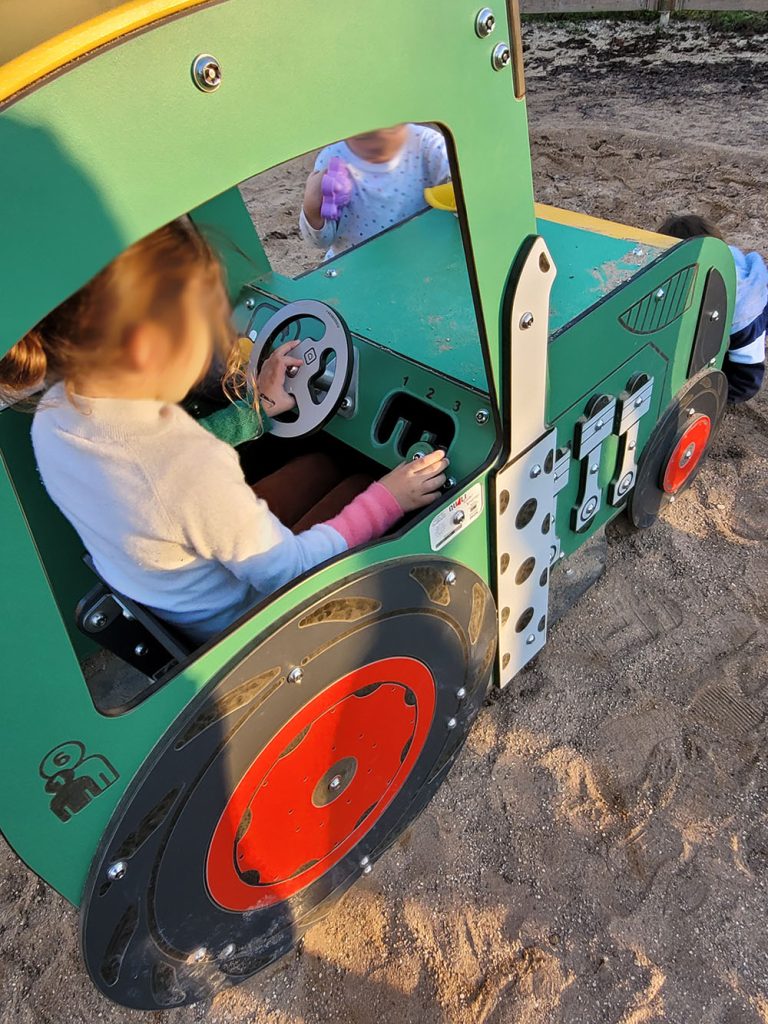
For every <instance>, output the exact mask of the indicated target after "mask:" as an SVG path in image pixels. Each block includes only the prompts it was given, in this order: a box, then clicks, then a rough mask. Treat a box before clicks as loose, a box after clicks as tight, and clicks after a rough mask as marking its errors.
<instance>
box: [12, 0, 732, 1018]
mask: <svg viewBox="0 0 768 1024" xmlns="http://www.w3.org/2000/svg"><path fill="white" fill-rule="evenodd" d="M27 6H28V5H27ZM65 6H67V7H69V6H70V5H62V4H57V3H54V0H40V3H38V5H37V8H36V11H35V21H34V26H31V24H30V21H29V18H30V15H27V16H26V17H25V16H24V12H23V11H22V7H21V3H20V2H18V0H11V2H10V4H8V3H6V4H5V5H3V8H2V10H3V12H5V13H4V16H7V17H8V19H9V21H8V24H7V25H5V26H3V31H2V32H1V33H0V39H1V42H0V50H1V51H2V59H3V60H4V63H3V65H2V67H0V152H2V162H1V163H0V222H2V225H3V234H4V239H3V246H2V255H1V256H0V260H1V261H2V285H3V292H2V294H3V301H2V312H0V355H1V354H3V353H5V352H7V351H8V349H9V348H10V347H11V346H12V345H13V344H14V343H15V342H16V341H17V340H18V339H19V338H20V337H21V336H22V335H23V334H24V333H25V332H26V331H27V330H28V329H29V328H31V327H32V326H33V325H34V324H35V323H36V322H37V321H39V320H40V319H41V318H42V317H43V316H44V315H45V314H46V313H48V312H49V311H50V310H51V309H52V308H53V307H55V306H56V305H57V304H58V303H60V302H61V301H62V300H64V299H65V298H66V297H67V296H69V295H70V294H72V292H73V291H75V290H76V289H77V288H79V287H80V286H81V285H82V284H84V283H85V282H86V281H87V280H88V279H89V278H90V277H92V276H93V274H94V273H96V272H97V271H98V270H99V269H100V268H102V267H103V266H104V265H105V264H106V263H107V262H109V261H110V260H111V259H112V258H113V257H115V256H116V255H117V254H118V253H119V252H121V251H122V250H123V249H124V248H125V247H126V246H128V245H130V244H131V243H133V242H134V241H135V240H137V239H139V238H141V237H142V236H144V235H146V234H147V233H149V232H151V231H152V230H154V229H155V228H157V227H159V226H160V225H162V224H164V223H166V222H167V221H169V220H171V219H173V218H175V217H178V216H181V215H184V214H188V215H189V217H190V218H191V219H192V221H193V222H194V223H195V224H196V225H197V227H198V228H199V230H200V231H201V232H203V233H204V234H205V235H206V236H207V237H208V238H209V239H210V240H211V242H212V243H213V244H214V246H216V247H217V249H218V251H219V252H220V253H221V257H222V260H223V261H224V263H225V264H226V269H227V275H228V282H229V287H230V292H231V300H232V305H233V309H234V321H235V325H236V327H237V329H238V330H239V332H240V333H241V334H242V335H243V336H244V337H247V338H250V339H251V340H252V341H253V342H254V349H253V358H254V359H257V358H258V356H259V354H263V353H264V352H266V350H267V348H268V346H269V345H271V344H272V343H273V342H274V341H275V340H276V339H281V338H286V337H297V338H298V337H300V338H302V339H304V343H303V344H304V348H302V350H301V351H302V352H303V353H305V354H306V358H305V366H304V367H302V369H301V370H300V372H299V374H297V377H296V380H295V382H294V387H295V390H296V394H297V400H298V405H299V414H298V417H297V418H295V419H293V420H291V421H288V422H282V423H278V422H276V423H275V424H274V429H273V430H272V431H271V433H270V436H267V437H265V438H262V439H260V440H259V441H257V442H255V443H254V444H255V447H254V451H255V452H256V453H257V458H256V459H255V460H253V461H255V462H257V463H259V464H262V465H263V466H264V467H268V468H274V467H276V466H278V465H280V464H281V463H282V462H285V461H286V460H288V459H289V458H291V457H292V456H293V455H294V454H295V453H296V452H297V451H300V450H305V449H306V447H307V446H308V445H310V444H311V445H313V446H315V448H318V449H320V450H324V451H327V452H329V453H331V454H332V455H333V456H334V457H335V458H338V459H343V460H345V461H346V463H348V464H349V465H356V464H365V465H367V466H369V467H370V466H371V465H373V466H374V467H375V468H376V469H377V470H378V472H383V471H385V470H386V469H387V468H391V467H393V466H395V465H396V464H397V463H399V462H401V461H402V460H403V459H404V458H412V457H418V456H419V454H423V452H425V451H427V450H429V449H430V448H434V447H437V446H441V447H445V448H446V449H447V450H448V453H449V456H450V459H451V472H452V474H453V476H452V478H451V480H450V481H449V486H448V488H447V489H446V491H445V493H444V495H443V498H442V500H441V502H440V503H439V505H436V506H433V507H430V508H429V509H426V510H424V511H422V512H421V513H419V514H417V515H413V516H412V517H411V518H409V519H408V520H406V521H405V523H404V524H401V525H400V526H399V527H398V529H397V530H396V531H394V532H392V533H391V534H389V535H387V536H385V537H384V538H382V539H381V540H379V541H377V542H376V543H373V544H370V545H367V546H365V547H363V548H360V549H357V550H353V551H350V552H348V553H345V554H344V555H342V556H340V557H338V558H336V559H334V560H333V561H331V562H329V563H326V564H324V565H322V566H320V567H318V568H317V569H315V570H313V571H312V572H311V573H309V574H307V575H306V576H304V577H302V578H300V579H297V580H295V581H294V582H293V583H292V584H291V585H290V586H288V587H285V588H284V589H283V590H281V591H279V592H278V593H276V594H274V595H273V596H272V597H271V598H270V599H269V600H268V601H265V602H264V603H263V604H261V605H259V606H258V607H256V608H254V609H253V611H252V612H251V613H250V614H248V615H247V616H245V617H244V618H243V619H241V620H240V621H238V622H237V623H236V625H235V627H234V628H232V629H231V630H229V631H227V632H226V633H225V634H223V635H221V636H217V637H216V638H215V639H214V640H213V641H212V642H209V643H207V644H206V645H205V646H203V647H201V648H199V649H193V648H191V647H190V646H189V644H188V643H185V642H184V640H183V639H182V638H180V637H178V636H177V635H174V634H173V633H172V632H171V631H169V630H168V629H167V628H166V627H165V626H164V625H163V623H161V622H160V621H159V620H158V619H157V618H156V617H155V616H154V615H152V614H151V613H150V612H149V611H148V610H147V609H146V608H143V607H141V606H140V605H138V604H137V603H136V602H134V601H132V600H131V599H130V595H124V594H119V593H116V592H114V591H113V590H111V589H110V587H109V586H108V584H106V583H105V582H104V581H102V580H100V579H99V578H98V577H97V576H96V574H95V572H94V571H93V569H92V567H91V566H90V564H89V562H88V560H87V559H85V558H84V552H83V549H82V545H81V544H80V542H79V540H78V538H77V536H76V535H75V534H74V532H73V531H72V529H71V528H70V526H69V524H68V523H67V522H66V521H65V520H64V519H63V517H62V516H61V515H60V514H59V512H58V511H57V509H56V508H55V507H54V506H53V505H52V504H51V502H50V500H49V499H48V497H47V495H46V493H45V491H44V490H43V488H42V485H41V482H40V479H39V477H38V475H37V472H36V468H35V463H34V459H33V454H32V450H31V445H30V422H31V419H30V413H29V410H28V408H22V407H20V406H11V407H8V408H4V409H3V410H2V411H1V412H0V448H1V450H2V464H1V465H0V509H1V511H2V536H1V543H2V568H3V575H2V585H1V588H0V602H1V607H2V615H1V617H0V630H2V633H1V636H2V672H3V687H2V692H3V709H2V716H1V720H2V725H1V726H0V729H2V739H3V746H4V749H5V751H6V754H7V755H8V760H9V763H10V764H11V765H12V766H13V772H12V782H13V785H12V786H9V787H8V788H7V790H5V791H4V792H3V794H2V797H1V798H0V808H1V811H0V814H1V817H0V821H1V823H2V828H3V832H4V834H5V836H6V838H7V840H8V842H9V843H10V844H11V846H12V847H13V849H14V850H15V851H16V852H17V854H18V856H19V857H20V858H22V859H23V860H24V861H25V863H26V864H28V865H29V867H30V868H31V869H32V870H33V871H35V872H36V873H37V874H38V875H40V876H41V877H42V878H43V879H45V881H47V882H48V883H49V884H50V885H52V886H53V887H54V888H55V889H57V890H58V891H59V892H60V893H62V894H63V895H64V896H65V897H66V898H67V899H68V900H70V901H71V902H72V903H73V904H75V905H78V906H79V907H80V908H81V921H82V949H83V956H84V959H85V963H86V965H87V968H88V971H89V973H90V975H91V977H92V979H93V981H94V982H95V984H96V985H97V986H98V987H99V988H100V989H101V990H102V991H103V992H104V993H105V994H107V995H108V996H109V997H110V998H111V999H113V1000H115V1001H117V1002H118V1003H122V1004H124V1005H126V1006H130V1007H144V1008H166V1007H171V1006H177V1005H180V1004H184V1003H189V1002H193V1001H194V1000H197V999H201V998H205V997H208V996H210V995H211V994H212V993H214V992H216V991H217V990H218V989H220V988H221V987H223V986H227V985H231V984H234V983H236V982H239V981H241V980H243V979H244V978H246V977H249V976H250V975H253V974H254V973H255V972H257V971H258V970H259V969H260V968H262V967H264V966H265V965H267V964H269V963H271V962H273V961H274V960H275V959H276V958H278V957H280V956H282V955H283V954H284V953H285V952H286V951H287V950H289V949H291V947H292V946H293V945H294V944H295V943H296V941H297V940H298V939H299V938H300V936H301V935H302V933H303V932H304V930H305V929H306V928H307V927H308V926H309V925H310V924H311V923H312V921H313V920H315V919H317V917H318V916H319V915H320V914H321V913H324V912H325V911H326V910H327V907H328V905H329V902H330V901H332V900H333V899H334V898H335V897H337V896H338V895H339V894H340V893H342V892H343V891H344V890H345V889H346V888H347V887H348V886H349V885H351V884H352V883H353V882H354V881H355V880H356V879H357V878H358V877H359V876H360V875H361V874H367V873H368V872H370V871H371V869H372V867H373V866H374V865H375V863H376V860H377V858H378V857H379V856H380V855H381V853H382V852H383V851H384V850H385V849H386V848H387V846H388V845H389V844H391V843H392V841H393V840H394V839H395V837H396V836H397V835H398V834H399V833H400V832H402V830H403V829H404V828H406V826H407V825H408V824H409V823H410V822H412V821H413V819H414V817H415V816H416V815H417V814H418V813H419V812H420V811H421V810H422V808H423V807H424V806H425V805H426V803H427V801H428V800H429V799H430V797H431V796H432V795H433V793H434V792H435V790H436V789H437V787H438V786H439V785H440V784H441V782H442V781H443V779H444V778H445V777H446V776H447V774H448V772H449V770H450V768H451V765H452V764H453V762H454V760H455V759H456V757H457V755H458V753H459V751H460V749H461V746H462V743H463V741H464V740H465V738H466V736H467V733H468V731H469V729H470V727H471V725H472V722H473V720H474V718H475V716H476V715H477V713H478V710H479V709H480V707H481V706H482V704H483V701H484V699H485V697H486V694H487V690H488V687H489V686H496V687H503V686H506V685H507V684H508V683H509V682H510V680H511V679H512V678H513V677H514V675H515V673H517V672H518V671H519V670H520V669H521V668H522V667H523V666H524V665H525V664H526V663H527V662H528V661H529V660H530V659H531V658H532V657H533V656H534V655H535V654H536V653H537V652H538V651H540V650H541V648H542V647H543V645H544V643H545V642H546V637H547V627H548V622H549V617H550V614H551V611H550V608H551V602H550V585H551V584H552V586H553V587H557V585H558V577H560V578H562V577H563V576H564V574H563V573H561V568H560V566H561V563H562V561H563V560H566V559H568V558H569V556H571V555H573V554H574V553H575V552H577V551H578V549H579V548H580V547H581V546H582V545H584V544H585V542H587V541H588V540H590V538H592V537H593V536H595V534H596V533H597V532H598V531H601V530H602V528H603V527H604V526H605V524H606V523H607V522H608V521H609V520H610V519H612V518H613V517H614V516H616V515H618V514H620V513H626V514H628V515H629V516H630V518H631V519H632V520H633V522H634V523H635V524H636V525H637V526H646V525H648V524H650V523H651V522H652V521H653V520H654V519H655V517H656V516H657V514H658V512H659V510H660V508H661V507H662V506H663V504H664V503H665V502H666V501H671V500H673V499H674V496H675V495H676V494H677V493H679V492H680V491H681V489H682V488H683V487H685V486H686V485H687V484H689V483H690V481H691V479H692V478H693V476H694V474H695V472H696V470H697V469H698V467H699V466H700V465H701V457H702V455H703V454H704V453H705V451H706V449H707V446H708V444H709V443H710V441H711V438H712V437H713V435H714V432H715V430H716V429H717V426H718V424H719V421H720V419H721V417H722V414H723V410H724V401H725V381H724V377H723V374H722V373H721V371H720V366H721V364H722V360H723V356H724V351H725V348H726V345H727V333H728V332H727V328H728V325H729V323H730V319H731V315H732V310H733V295H734V268H733V263H732V259H731V256H730V254H729V251H728V249H727V247H726V246H725V245H724V244H723V243H722V242H720V241H718V240H716V239H712V238H703V239H695V240H691V241H687V242H684V243H680V244H676V243H674V241H673V240H672V239H668V238H664V237H661V236H659V235H651V234H648V233H646V232H643V231H641V230H636V229H633V228H626V227H623V226H620V225H616V224H612V223H608V222H605V221H597V220H594V219H592V218H588V217H583V216H580V215H575V214H570V213H565V212H563V211H560V210H555V209H551V208H544V207H535V206H534V201H533V191H532V181H531V164H530V157H529V145H528V134H527V122H526V108H525V100H524V92H525V89H524V80H523V68H522V62H521V53H522V45H521V36H520V24H519V16H518V5H517V2H516V0H508V7H507V8H506V9H505V7H504V6H503V5H502V4H501V3H499V5H498V6H497V7H496V8H495V9H494V10H493V11H492V10H490V9H488V8H484V9H483V10H478V8H477V6H473V5H472V4H471V3H467V2H466V0H442V2H441V3H440V4H439V5H438V4H437V3H431V4H427V3H420V4H419V3H416V4H415V3H412V2H411V0H369V2H367V3H366V4H364V5H351V6H350V5H349V4H348V3H341V2H340V0H325V3H323V4H318V3H316V2H313V0H295V2H294V3H292V4H289V5H285V4H282V5H276V4H272V3H268V2H267V0H134V2H131V3H127V4H124V5H123V6H121V7H115V6H114V3H113V2H112V0H91V2H90V3H81V4H79V5H72V8H71V9H70V11H69V14H67V12H66V11H64V13H62V11H63V10H64V7H65ZM15 8H18V11H19V14H18V17H16V18H14V17H13V16H12V15H13V12H14V10H15ZM84 8H85V9H87V13H88V14H92V15H93V17H92V18H91V20H88V21H84V22H82V23H80V24H74V25H73V24H72V23H71V22H72V20H74V15H73V13H72V11H73V10H74V9H76V10H77V11H78V12H80V13H82V11H83V9H84ZM9 11H10V14H8V12H9ZM68 18H69V21H68V20H67V19H68ZM41 25H42V26H45V36H46V38H45V39H42V40H41V39H40V38H39V37H36V36H35V33H36V32H37V31H38V30H39V26H41ZM56 33H59V34H56ZM404 121H408V122H423V123H430V124H433V125H435V126H438V127H439V128H440V130H441V131H442V132H443V134H444V136H445V138H446V141H447V146H448V151H449V157H450V162H451V169H452V183H453V190H452V195H453V197H454V200H455V215H454V213H453V212H452V210H451V208H450V207H451V202H448V201H442V202H441V201H440V199H439V197H438V199H437V200H435V201H434V203H433V206H429V207H428V206H427V205H426V203H425V208H424V210H423V211H422V212H420V213H418V214H417V215H415V216H413V217H411V218H410V219H408V220H406V221H404V222H402V223H399V224H395V225H393V226H392V227H391V228H390V229H388V230H387V231H385V232H383V233H381V234H379V235H376V236H375V237H373V238H372V239H370V240H368V241H367V242H366V243H364V244H361V245H359V246H357V247H355V248H352V249H350V250H348V251H346V252H344V253H343V254H341V255H340V256H338V257H336V258H335V259H333V260H332V261H329V262H325V263H322V264H321V265H320V266H317V267H315V268H314V269H311V270H310V271H309V272H307V273H304V274H303V275H300V276H296V277H291V276H289V275H287V274H281V273H277V272H276V271H275V270H274V269H273V266H272V264H271V263H270V260H269V258H268V256H267V254H266V251H265V245H266V239H265V238H264V237H262V238H260V237H259V232H258V231H257V230H256V229H255V228H254V225H253V222H252V220H251V217H250V216H249V213H248V209H247V207H246V205H245V202H244V200H243V197H242V196H243V193H242V192H241V191H240V189H239V188H238V185H239V184H240V183H241V182H243V181H244V180H246V179H248V178H250V177H252V176H253V175H256V174H258V173H261V172H268V171H269V170H270V169H271V168H276V167H278V165H281V164H283V163H284V162H285V161H288V160H291V159H293V158H296V157H299V156H302V155H304V154H306V153H308V152H310V151H314V150H316V149H318V148H319V147H321V146H324V145H326V144H328V143H329V142H331V141H333V140H337V139H342V138H346V137H349V136H351V135H355V134H358V133H360V132H364V131H368V130H371V129H373V128H378V127H381V126H386V125H392V124H395V123H398V122H404ZM440 205H444V206H447V207H449V208H448V209H439V208H434V207H439V206H440ZM295 212H296V214H297V215H298V209H297V210H296V211H295ZM189 409H190V412H191V414H192V415H196V416H200V417H202V418H207V417H208V416H209V415H212V416H216V417H218V419H217V422H218V423H220V424H221V422H223V428H222V429H223V431H224V432H225V433H226V429H229V427H231V423H229V422H228V414H227V410H226V409H225V410H222V409H220V408H218V407H217V406H216V402H215V401H212V400H211V399H210V397H209V396H208V397H206V396H205V395H204V396H202V397H201V398H200V399H199V401H198V400H193V401H191V402H190V404H189ZM246 420H247V417H246ZM240 426H241V427H242V421H241V423H240ZM246 426H247V423H246ZM310 435H311V437H310ZM248 436H249V435H248V431H247V430H245V431H243V430H242V429H241V430H240V433H239V435H238V436H237V437H236V438H235V441H236V442H237V443H238V445H240V447H239V450H240V451H241V452H242V454H243V459H246V457H247V455H248V450H249V444H248ZM308 438H309V440H308ZM241 442H242V443H241ZM104 526H105V529H106V530H108V529H109V523H108V522H105V524H104Z"/></svg>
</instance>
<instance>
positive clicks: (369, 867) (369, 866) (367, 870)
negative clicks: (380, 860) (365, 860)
mask: <svg viewBox="0 0 768 1024" xmlns="http://www.w3.org/2000/svg"><path fill="white" fill-rule="evenodd" d="M372 871H373V864H366V865H365V867H364V868H363V874H364V875H370V873H371V872H372Z"/></svg>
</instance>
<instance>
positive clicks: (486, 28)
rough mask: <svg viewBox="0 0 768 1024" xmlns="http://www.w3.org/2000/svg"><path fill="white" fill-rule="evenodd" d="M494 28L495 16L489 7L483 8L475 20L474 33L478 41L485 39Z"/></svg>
mask: <svg viewBox="0 0 768 1024" xmlns="http://www.w3.org/2000/svg"><path fill="white" fill-rule="evenodd" d="M495 28H496V15H495V14H494V13H493V11H492V10H491V8H490V7H483V8H482V10H480V11H478V12H477V17H476V18H475V32H476V33H477V35H478V36H479V38H480V39H485V37H486V36H489V35H490V34H491V32H493V30H494V29H495Z"/></svg>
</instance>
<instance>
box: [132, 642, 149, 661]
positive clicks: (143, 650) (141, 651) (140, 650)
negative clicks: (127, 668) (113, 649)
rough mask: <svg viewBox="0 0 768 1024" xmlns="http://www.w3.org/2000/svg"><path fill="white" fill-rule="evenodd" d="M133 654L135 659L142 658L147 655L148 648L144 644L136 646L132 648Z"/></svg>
mask: <svg viewBox="0 0 768 1024" xmlns="http://www.w3.org/2000/svg"><path fill="white" fill-rule="evenodd" d="M133 653H134V654H135V655H136V657H137V658H143V657H144V655H145V654H149V648H148V647H147V645H146V644H136V646H135V647H134V648H133Z"/></svg>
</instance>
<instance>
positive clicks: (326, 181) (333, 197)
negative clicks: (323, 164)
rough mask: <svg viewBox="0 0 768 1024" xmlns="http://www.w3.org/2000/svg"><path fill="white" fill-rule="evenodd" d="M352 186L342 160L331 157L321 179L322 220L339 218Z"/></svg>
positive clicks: (347, 169) (353, 185) (352, 183)
mask: <svg viewBox="0 0 768 1024" xmlns="http://www.w3.org/2000/svg"><path fill="white" fill-rule="evenodd" d="M354 187H355V183H354V181H353V180H352V175H351V174H350V173H349V168H348V167H347V165H346V164H345V163H344V161H343V160H342V159H341V158H340V157H338V156H334V157H331V162H330V163H329V164H328V170H327V171H326V172H325V174H324V175H323V181H322V189H323V203H322V206H321V207H320V215H321V216H322V218H323V220H338V219H339V217H340V216H341V211H342V209H343V207H345V206H347V204H348V203H349V201H350V199H351V198H352V192H353V190H354Z"/></svg>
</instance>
